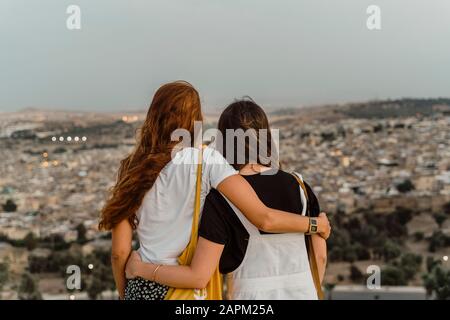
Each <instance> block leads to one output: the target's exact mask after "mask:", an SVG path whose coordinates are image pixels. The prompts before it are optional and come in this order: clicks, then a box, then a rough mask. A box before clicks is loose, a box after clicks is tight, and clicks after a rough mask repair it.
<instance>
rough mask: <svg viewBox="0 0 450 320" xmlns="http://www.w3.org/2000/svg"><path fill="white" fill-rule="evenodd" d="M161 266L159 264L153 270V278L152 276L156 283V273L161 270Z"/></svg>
mask: <svg viewBox="0 0 450 320" xmlns="http://www.w3.org/2000/svg"><path fill="white" fill-rule="evenodd" d="M161 266H162V265H161V264H158V266H157V267H156V268H155V270H153V276H152V281H153V282H155V280H156V272H157V271H158V269H159V268H161Z"/></svg>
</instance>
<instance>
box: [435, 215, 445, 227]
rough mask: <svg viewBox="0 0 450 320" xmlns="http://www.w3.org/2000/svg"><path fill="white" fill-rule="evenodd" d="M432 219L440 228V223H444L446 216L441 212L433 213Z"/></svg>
mask: <svg viewBox="0 0 450 320" xmlns="http://www.w3.org/2000/svg"><path fill="white" fill-rule="evenodd" d="M433 218H434V221H436V223H437V225H438V226H439V228H442V225H443V224H444V222H445V220H447V216H446V215H445V214H443V213H435V214H434V215H433Z"/></svg>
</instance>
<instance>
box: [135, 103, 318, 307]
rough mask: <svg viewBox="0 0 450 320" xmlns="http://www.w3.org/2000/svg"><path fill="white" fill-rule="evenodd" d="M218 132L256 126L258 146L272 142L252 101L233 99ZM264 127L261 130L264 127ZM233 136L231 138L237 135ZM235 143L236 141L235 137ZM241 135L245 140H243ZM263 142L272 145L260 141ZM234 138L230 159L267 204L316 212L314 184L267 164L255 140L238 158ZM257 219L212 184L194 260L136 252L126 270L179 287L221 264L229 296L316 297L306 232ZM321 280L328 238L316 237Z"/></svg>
mask: <svg viewBox="0 0 450 320" xmlns="http://www.w3.org/2000/svg"><path fill="white" fill-rule="evenodd" d="M218 127H219V131H220V132H221V133H222V137H223V139H224V140H225V141H224V146H225V145H226V144H227V141H226V140H227V139H230V136H229V135H227V134H226V132H227V130H238V129H242V130H243V131H246V130H249V129H251V130H253V132H254V133H255V134H256V140H257V142H258V143H257V145H258V149H260V148H261V147H262V148H266V149H267V150H268V151H269V156H270V153H272V152H275V151H274V150H273V149H272V147H271V141H270V140H271V137H270V134H269V137H268V139H266V140H265V141H263V140H262V139H261V137H260V135H259V134H258V132H262V131H264V130H266V131H264V132H270V128H269V122H268V120H267V116H266V114H265V113H264V111H263V110H262V109H261V108H260V107H259V106H258V105H257V104H256V103H254V102H253V101H251V100H242V101H237V102H235V103H233V104H231V105H230V106H228V107H227V108H226V109H225V111H224V112H223V113H222V115H221V116H220V119H219V124H218ZM261 130H262V131H261ZM233 139H234V138H233ZM234 142H236V141H234ZM241 142H242V140H241ZM261 143H262V144H267V145H263V146H261ZM239 147H242V146H239V145H235V147H234V149H233V150H232V151H233V153H232V154H233V156H232V157H231V159H229V157H227V155H228V154H227V152H229V151H230V150H228V149H227V148H225V147H224V148H223V150H224V152H223V153H224V156H225V157H226V158H227V160H229V161H230V163H234V168H235V169H236V170H239V173H240V175H241V176H242V177H243V178H244V179H245V180H246V181H247V182H248V183H249V184H250V185H251V186H252V187H253V189H254V190H255V191H256V194H257V195H258V197H259V198H260V199H261V200H262V201H263V202H264V203H265V204H266V205H267V206H269V207H272V208H276V209H279V210H283V211H289V212H296V213H298V214H299V216H304V215H305V214H306V212H307V211H308V213H309V215H311V216H316V217H317V216H319V212H320V209H319V204H318V201H317V198H316V197H315V195H314V193H313V191H312V190H311V188H310V187H309V186H308V185H307V184H306V183H304V184H303V185H304V187H305V188H304V189H303V188H301V187H300V186H299V181H298V179H300V180H301V181H302V178H301V176H300V175H297V176H296V177H294V176H293V175H291V174H289V173H286V172H284V171H282V170H278V168H277V167H278V164H277V163H276V164H274V163H268V161H267V160H268V159H261V157H260V155H259V154H258V156H257V159H255V160H256V161H252V159H250V157H249V156H250V154H252V150H250V148H251V143H245V149H246V154H245V161H244V163H239V161H237V158H236V157H237V153H238V152H237V150H238V149H239ZM265 231H267V230H262V229H261V228H260V227H258V226H256V225H254V224H253V223H252V222H251V221H250V220H249V219H248V218H247V217H246V216H245V215H244V214H243V213H242V212H241V210H240V209H239V208H238V207H236V206H235V205H234V204H233V203H232V202H230V201H229V200H228V199H226V197H224V196H223V194H222V192H221V190H220V189H219V191H216V190H211V192H210V193H209V195H208V196H207V198H206V202H205V206H204V209H203V213H202V219H201V224H200V230H199V235H200V238H199V242H198V245H197V249H196V252H195V256H194V258H193V260H192V263H191V265H190V266H166V265H163V266H160V265H159V266H158V265H154V264H148V263H145V262H142V261H141V259H140V256H139V255H138V254H137V253H133V254H132V256H131V257H130V260H129V262H128V265H127V275H128V276H129V277H131V278H132V277H141V278H147V279H148V278H150V277H153V278H152V279H153V280H154V281H156V282H159V283H161V284H165V285H170V286H173V287H179V288H203V287H205V286H206V284H207V282H208V280H209V278H210V276H211V274H212V272H213V271H214V270H215V268H216V267H217V265H219V269H220V271H221V273H224V274H227V280H228V281H227V284H228V286H227V288H228V295H229V296H228V298H230V299H269V300H271V299H302V300H303V299H307V300H314V299H317V298H318V295H317V291H316V288H315V286H314V282H313V277H312V273H311V268H310V265H309V259H308V254H307V249H306V245H305V237H304V233H276V234H273V233H267V232H265ZM311 237H312V239H311V241H312V244H313V247H314V252H315V254H316V257H315V258H316V261H317V267H318V269H319V275H320V278H321V279H320V280H322V279H323V276H324V272H325V265H326V243H325V239H323V238H322V237H320V236H319V235H317V234H313V235H312V236H311Z"/></svg>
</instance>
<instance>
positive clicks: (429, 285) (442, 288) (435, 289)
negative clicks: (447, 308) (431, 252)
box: [423, 265, 450, 300]
mask: <svg viewBox="0 0 450 320" xmlns="http://www.w3.org/2000/svg"><path fill="white" fill-rule="evenodd" d="M423 282H424V286H425V288H426V290H427V295H428V296H431V295H433V294H434V296H435V298H436V299H437V300H449V299H450V270H444V269H443V268H442V267H441V266H440V265H436V266H435V267H434V268H433V269H432V271H431V272H429V273H427V274H425V275H424V276H423Z"/></svg>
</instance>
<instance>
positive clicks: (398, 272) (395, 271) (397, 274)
mask: <svg viewBox="0 0 450 320" xmlns="http://www.w3.org/2000/svg"><path fill="white" fill-rule="evenodd" d="M381 284H382V285H383V286H406V285H407V284H408V282H407V280H406V277H405V273H404V272H403V270H402V269H400V268H398V267H396V266H392V265H388V266H387V267H386V268H384V269H383V270H382V271H381Z"/></svg>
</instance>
